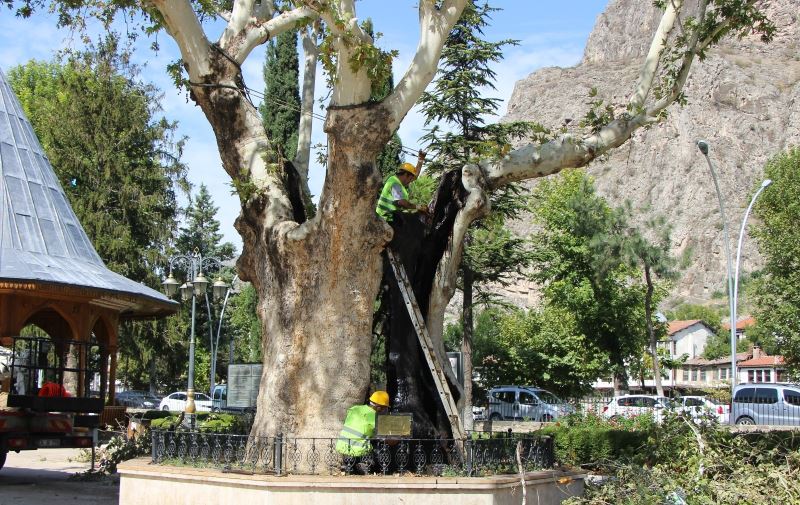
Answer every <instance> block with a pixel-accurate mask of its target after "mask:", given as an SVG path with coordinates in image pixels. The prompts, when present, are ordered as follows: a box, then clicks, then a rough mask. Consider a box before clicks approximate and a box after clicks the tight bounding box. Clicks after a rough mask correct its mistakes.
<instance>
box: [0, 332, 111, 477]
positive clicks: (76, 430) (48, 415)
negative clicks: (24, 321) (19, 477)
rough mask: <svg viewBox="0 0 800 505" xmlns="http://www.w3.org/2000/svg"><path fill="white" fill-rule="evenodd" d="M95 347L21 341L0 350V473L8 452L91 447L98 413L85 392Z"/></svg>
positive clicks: (97, 397)
mask: <svg viewBox="0 0 800 505" xmlns="http://www.w3.org/2000/svg"><path fill="white" fill-rule="evenodd" d="M97 348H98V344H96V343H88V342H81V341H73V340H51V339H49V338H41V337H27V336H26V337H12V345H11V346H10V347H0V468H2V467H3V465H4V464H5V461H6V456H7V455H8V452H9V451H14V452H20V451H30V450H37V449H43V448H53V447H80V448H92V447H94V446H95V442H96V440H97V427H98V425H99V421H100V413H101V412H102V410H103V399H102V395H101V394H100V393H97V392H93V391H92V390H91V383H92V379H94V378H95V377H96V376H97V372H96V371H95V370H92V368H93V366H94V365H96V364H97V363H99V360H97V359H96V356H97V355H98V353H97V351H98V349H97Z"/></svg>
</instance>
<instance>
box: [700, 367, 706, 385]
mask: <svg viewBox="0 0 800 505" xmlns="http://www.w3.org/2000/svg"><path fill="white" fill-rule="evenodd" d="M705 381H706V369H705V368H703V369H701V370H700V382H705Z"/></svg>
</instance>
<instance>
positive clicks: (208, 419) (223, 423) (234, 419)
mask: <svg viewBox="0 0 800 505" xmlns="http://www.w3.org/2000/svg"><path fill="white" fill-rule="evenodd" d="M182 418H183V416H182V414H173V415H170V416H168V417H162V418H159V419H154V420H153V421H152V422H151V423H150V428H151V429H153V430H175V429H183V427H182V425H179V423H180V422H181V420H182ZM249 422H250V419H249V416H248V415H247V414H223V413H219V412H197V413H196V414H195V427H196V429H197V431H200V432H203V433H225V434H231V435H244V434H246V433H247V432H248V423H249Z"/></svg>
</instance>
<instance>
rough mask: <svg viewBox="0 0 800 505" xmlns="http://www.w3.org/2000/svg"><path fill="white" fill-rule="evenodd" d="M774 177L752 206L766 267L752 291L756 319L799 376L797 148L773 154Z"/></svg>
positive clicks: (768, 173) (768, 172)
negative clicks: (770, 184) (754, 291)
mask: <svg viewBox="0 0 800 505" xmlns="http://www.w3.org/2000/svg"><path fill="white" fill-rule="evenodd" d="M764 177H765V178H769V179H772V181H773V184H772V186H771V187H770V188H769V190H767V191H764V193H762V195H761V197H760V198H759V200H758V201H757V202H756V206H755V216H756V217H758V218H759V219H760V221H761V226H760V227H758V228H755V229H754V231H753V234H754V235H755V237H756V240H757V241H758V248H759V251H760V252H761V253H762V254H763V255H764V258H765V260H766V263H765V265H764V269H763V272H762V273H763V274H765V275H763V276H762V277H761V278H760V279H759V281H758V288H757V290H756V304H757V310H756V314H755V317H756V320H757V321H758V326H759V327H762V328H763V333H765V334H766V335H768V336H772V337H773V338H774V339H775V340H776V341H777V344H778V348H779V349H780V351H781V353H782V354H783V355H784V356H785V357H786V360H787V364H788V365H789V367H790V370H791V371H792V373H794V374H795V375H796V374H798V372H800V325H798V322H800V270H799V269H798V268H797V260H798V258H800V228H798V226H797V223H798V222H800V198H798V196H800V148H797V147H793V148H790V149H788V150H787V151H784V152H781V153H778V154H776V155H775V156H774V157H773V158H772V159H770V160H769V162H768V163H767V165H766V166H765V167H764Z"/></svg>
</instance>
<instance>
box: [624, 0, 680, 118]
mask: <svg viewBox="0 0 800 505" xmlns="http://www.w3.org/2000/svg"><path fill="white" fill-rule="evenodd" d="M682 5H683V0H669V1H668V2H667V8H666V9H665V10H664V14H663V15H662V16H661V22H660V23H659V24H658V29H657V30H656V33H655V35H653V40H652V42H651V43H650V50H649V51H648V52H647V56H646V57H645V59H644V64H643V65H642V70H641V72H640V73H639V82H638V84H637V85H636V90H635V91H634V92H633V95H631V98H630V102H629V103H630V104H631V105H632V106H633V107H634V108H640V107H642V106H643V105H644V101H645V99H647V95H648V94H649V93H650V89H651V88H652V87H653V79H655V76H656V70H657V69H658V62H659V61H660V60H661V55H662V54H663V53H664V49H665V48H666V47H667V42H668V39H669V34H670V32H671V31H672V28H673V27H674V26H675V19H676V18H677V17H678V12H679V11H680V9H681V7H682Z"/></svg>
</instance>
